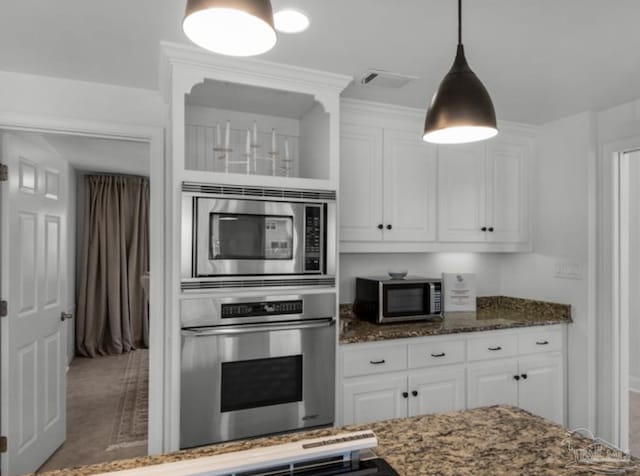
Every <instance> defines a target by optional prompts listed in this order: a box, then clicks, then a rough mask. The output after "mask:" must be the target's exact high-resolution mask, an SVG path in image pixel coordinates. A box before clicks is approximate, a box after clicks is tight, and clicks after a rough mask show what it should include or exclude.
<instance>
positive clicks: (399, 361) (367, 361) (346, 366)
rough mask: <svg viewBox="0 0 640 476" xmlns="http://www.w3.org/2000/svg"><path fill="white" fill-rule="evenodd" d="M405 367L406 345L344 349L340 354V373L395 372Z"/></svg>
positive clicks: (344, 374)
mask: <svg viewBox="0 0 640 476" xmlns="http://www.w3.org/2000/svg"><path fill="white" fill-rule="evenodd" d="M406 368H407V346H406V345H380V346H374V347H367V348H365V349H346V350H344V352H343V354H342V375H343V376H344V377H353V376H356V375H367V374H378V373H383V372H395V371H397V370H405V369H406Z"/></svg>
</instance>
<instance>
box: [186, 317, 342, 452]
mask: <svg viewBox="0 0 640 476" xmlns="http://www.w3.org/2000/svg"><path fill="white" fill-rule="evenodd" d="M298 322H299V323H298ZM298 322H296V323H290V322H289V323H273V324H267V325H260V326H253V325H252V326H250V327H248V326H244V327H243V326H233V328H230V327H229V326H220V327H212V328H197V330H194V329H183V331H182V363H181V397H180V418H181V420H180V422H181V424H180V446H181V448H189V447H193V446H200V445H205V444H209V443H217V442H220V441H228V440H234V439H239V438H248V437H252V436H258V435H266V434H270V433H278V432H282V431H289V430H295V429H301V428H306V427H314V426H319V425H328V424H331V423H333V420H334V406H335V405H334V397H335V395H334V388H335V373H334V369H335V345H336V340H335V325H334V322H333V320H332V319H310V320H301V321H298Z"/></svg>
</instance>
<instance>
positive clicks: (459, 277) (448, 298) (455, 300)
mask: <svg viewBox="0 0 640 476" xmlns="http://www.w3.org/2000/svg"><path fill="white" fill-rule="evenodd" d="M442 279H443V280H444V310H445V312H456V311H475V310H476V275H475V274H473V273H442Z"/></svg>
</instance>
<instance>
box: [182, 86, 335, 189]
mask: <svg viewBox="0 0 640 476" xmlns="http://www.w3.org/2000/svg"><path fill="white" fill-rule="evenodd" d="M184 134H185V153H184V158H185V169H186V170H194V171H205V172H217V173H225V174H241V175H259V176H272V177H289V178H309V179H320V180H327V179H328V178H329V163H330V160H329V154H330V152H329V115H328V114H327V113H326V112H325V110H324V108H323V106H322V105H321V104H319V103H318V102H317V101H316V100H315V99H314V97H313V96H312V95H310V94H300V93H294V92H290V91H283V90H277V89H268V88H261V87H255V86H247V85H242V84H234V83H228V82H222V81H214V80H210V79H206V80H204V82H202V83H199V84H197V85H195V86H194V87H193V89H192V90H191V92H190V93H188V94H185V131H184Z"/></svg>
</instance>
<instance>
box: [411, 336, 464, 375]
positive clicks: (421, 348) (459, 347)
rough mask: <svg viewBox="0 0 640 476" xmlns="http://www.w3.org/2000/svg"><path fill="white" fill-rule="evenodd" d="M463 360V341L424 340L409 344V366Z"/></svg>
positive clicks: (424, 365) (450, 362)
mask: <svg viewBox="0 0 640 476" xmlns="http://www.w3.org/2000/svg"><path fill="white" fill-rule="evenodd" d="M458 362H464V341H461V340H455V341H442V342H425V343H423V344H411V345H410V346H409V368H410V369H416V368H419V367H430V366H432V365H443V364H455V363H458Z"/></svg>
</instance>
